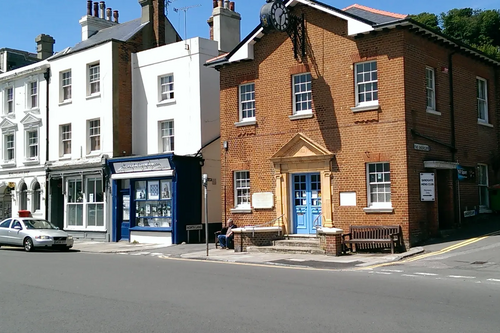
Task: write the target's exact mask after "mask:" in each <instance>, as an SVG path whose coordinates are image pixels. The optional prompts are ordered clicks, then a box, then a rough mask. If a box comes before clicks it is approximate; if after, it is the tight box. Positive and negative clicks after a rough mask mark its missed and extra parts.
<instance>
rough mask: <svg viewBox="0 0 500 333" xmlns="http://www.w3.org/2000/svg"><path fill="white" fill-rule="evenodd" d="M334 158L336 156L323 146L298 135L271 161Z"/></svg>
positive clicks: (300, 134)
mask: <svg viewBox="0 0 500 333" xmlns="http://www.w3.org/2000/svg"><path fill="white" fill-rule="evenodd" d="M333 156H334V154H333V153H332V152H331V151H329V150H328V149H326V148H325V147H323V146H322V145H320V144H318V143H316V142H315V141H313V140H312V139H310V138H308V137H307V136H305V135H304V134H302V133H298V134H297V135H295V136H294V137H293V138H292V139H291V140H290V141H288V142H287V143H286V144H285V145H284V146H283V147H281V149H280V150H279V151H278V152H277V153H276V154H274V155H273V157H272V158H271V160H272V161H280V160H285V159H287V160H288V159H299V158H306V159H307V158H314V159H316V158H320V159H323V158H324V159H327V158H328V159H329V158H332V157H333Z"/></svg>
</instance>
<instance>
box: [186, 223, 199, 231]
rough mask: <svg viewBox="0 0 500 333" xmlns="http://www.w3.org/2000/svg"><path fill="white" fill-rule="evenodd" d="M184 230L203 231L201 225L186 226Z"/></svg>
mask: <svg viewBox="0 0 500 333" xmlns="http://www.w3.org/2000/svg"><path fill="white" fill-rule="evenodd" d="M186 230H203V224H188V225H186Z"/></svg>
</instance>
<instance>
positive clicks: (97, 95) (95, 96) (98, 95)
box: [85, 93, 101, 101]
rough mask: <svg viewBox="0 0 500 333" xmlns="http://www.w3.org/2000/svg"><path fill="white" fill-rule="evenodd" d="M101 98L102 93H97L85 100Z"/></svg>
mask: <svg viewBox="0 0 500 333" xmlns="http://www.w3.org/2000/svg"><path fill="white" fill-rule="evenodd" d="M100 97H101V93H96V94H93V95H88V96H87V97H86V98H85V99H86V100H87V101H88V100H89V99H94V98H100Z"/></svg>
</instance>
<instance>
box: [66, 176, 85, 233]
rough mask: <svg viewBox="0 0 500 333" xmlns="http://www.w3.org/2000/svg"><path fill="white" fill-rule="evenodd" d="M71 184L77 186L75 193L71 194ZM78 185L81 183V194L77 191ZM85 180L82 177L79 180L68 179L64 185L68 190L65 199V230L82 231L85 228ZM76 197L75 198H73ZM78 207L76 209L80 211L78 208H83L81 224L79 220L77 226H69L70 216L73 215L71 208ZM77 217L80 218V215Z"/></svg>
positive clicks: (74, 189)
mask: <svg viewBox="0 0 500 333" xmlns="http://www.w3.org/2000/svg"><path fill="white" fill-rule="evenodd" d="M70 183H74V184H75V186H74V188H73V191H72V192H70ZM77 183H80V192H78V191H77V186H76V185H77ZM83 184H84V183H83V179H82V177H78V178H76V177H75V178H67V179H66V182H65V184H64V187H65V189H66V191H65V194H66V195H65V198H64V202H65V205H64V208H65V209H64V210H65V212H64V229H82V228H84V223H85V222H84V221H85V217H84V211H85V210H84V208H85V207H84V204H83V201H84V198H85V194H84V191H85V190H84V188H83ZM73 197H74V198H73ZM70 198H71V201H70ZM73 206H74V207H76V208H75V209H76V210H78V207H81V218H82V220H81V224H78V222H79V221H78V220H77V219H76V220H75V221H76V224H71V225H70V224H69V214H70V213H72V212H70V207H73ZM76 216H78V214H76Z"/></svg>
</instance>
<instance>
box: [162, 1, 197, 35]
mask: <svg viewBox="0 0 500 333" xmlns="http://www.w3.org/2000/svg"><path fill="white" fill-rule="evenodd" d="M167 1H169V0H167ZM172 1H174V0H172ZM196 7H201V4H197V5H192V6H186V7H182V8H174V12H176V13H178V12H179V10H181V11H183V12H184V40H186V30H187V11H188V10H190V9H191V8H196Z"/></svg>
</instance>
